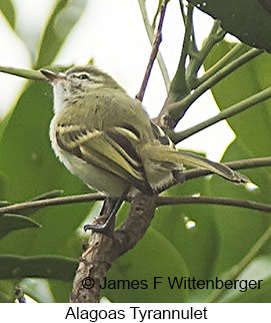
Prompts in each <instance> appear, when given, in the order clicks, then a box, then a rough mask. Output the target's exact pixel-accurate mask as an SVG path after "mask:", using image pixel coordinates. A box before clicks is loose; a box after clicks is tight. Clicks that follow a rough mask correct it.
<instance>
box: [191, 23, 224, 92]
mask: <svg viewBox="0 0 271 323" xmlns="http://www.w3.org/2000/svg"><path fill="white" fill-rule="evenodd" d="M226 33H227V32H226V31H224V30H222V29H221V27H220V21H219V20H215V21H214V24H213V28H212V30H211V32H210V34H209V36H208V38H207V39H206V41H205V42H204V44H203V46H202V48H201V50H200V51H196V52H195V55H193V56H192V57H191V61H190V63H189V65H188V67H187V70H186V79H187V82H188V84H189V87H190V88H191V89H194V88H195V84H196V82H197V80H198V78H197V73H198V71H199V69H200V67H201V66H202V64H203V62H204V60H205V58H206V57H207V55H208V54H209V53H210V51H211V49H212V48H213V47H214V45H215V44H217V43H218V42H220V41H221V40H222V39H223V38H224V37H225V35H226Z"/></svg>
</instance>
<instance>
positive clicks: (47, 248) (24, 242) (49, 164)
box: [0, 83, 93, 256]
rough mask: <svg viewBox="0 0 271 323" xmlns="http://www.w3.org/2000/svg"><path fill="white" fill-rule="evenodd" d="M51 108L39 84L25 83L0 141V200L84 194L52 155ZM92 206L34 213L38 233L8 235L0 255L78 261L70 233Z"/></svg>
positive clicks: (44, 86) (0, 245)
mask: <svg viewBox="0 0 271 323" xmlns="http://www.w3.org/2000/svg"><path fill="white" fill-rule="evenodd" d="M52 104H53V103H52V97H51V89H50V88H49V87H48V85H47V84H43V83H30V84H29V85H28V87H27V88H26V90H25V91H24V92H23V94H22V96H21V98H20V99H19V100H18V103H17V106H16V108H15V109H14V110H13V113H12V114H11V116H10V118H9V122H8V124H7V125H6V127H5V130H4V133H3V135H2V138H1V140H0V172H1V173H2V174H3V176H2V180H1V183H2V184H1V186H0V190H1V191H0V193H1V199H5V200H7V201H11V202H18V201H26V200H29V199H31V198H32V197H33V196H37V195H41V194H44V192H50V191H53V190H56V189H60V190H63V191H65V194H67V195H70V194H80V193H84V192H88V191H89V190H88V189H87V187H86V186H85V185H84V184H83V183H82V182H81V181H80V180H79V179H77V178H76V177H75V176H73V175H71V174H70V173H69V172H68V171H67V170H66V168H65V167H64V166H63V165H62V164H61V163H60V162H59V161H58V160H57V158H56V157H55V155H54V153H53V151H52V148H51V145H50V141H49V134H48V132H49V122H50V119H51V117H52ZM92 205H93V203H85V204H80V205H79V204H77V205H65V206H57V207H50V208H46V209H42V210H39V211H38V212H36V213H35V214H33V215H32V216H31V218H32V219H33V220H36V221H37V222H38V223H40V224H41V225H42V228H39V230H31V232H30V230H27V233H26V232H24V231H25V230H20V232H19V231H17V232H12V233H11V234H9V235H8V236H6V237H5V238H4V239H2V240H1V242H0V250H1V251H2V250H5V253H10V254H12V253H16V254H18V255H26V254H27V255H34V254H53V253H58V254H61V255H63V256H75V255H78V251H79V252H80V249H79V248H80V246H79V241H78V242H77V243H76V244H77V246H76V247H75V249H74V247H71V246H72V245H74V242H73V241H74V239H77V238H76V237H77V235H76V233H75V230H76V229H77V227H78V226H79V225H80V224H81V222H82V221H83V219H84V218H85V217H86V214H87V212H88V210H89V208H90V207H91V206H92ZM34 231H37V232H36V233H35V232H34ZM67 246H70V247H69V248H68V247H67ZM75 250H76V252H75Z"/></svg>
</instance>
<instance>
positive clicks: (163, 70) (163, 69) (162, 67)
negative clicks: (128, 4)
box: [138, 0, 170, 92]
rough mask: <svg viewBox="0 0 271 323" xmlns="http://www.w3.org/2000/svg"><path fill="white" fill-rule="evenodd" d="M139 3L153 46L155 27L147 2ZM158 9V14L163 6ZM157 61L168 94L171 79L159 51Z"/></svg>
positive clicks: (143, 0) (140, 0)
mask: <svg viewBox="0 0 271 323" xmlns="http://www.w3.org/2000/svg"><path fill="white" fill-rule="evenodd" d="M138 3H139V7H140V10H141V15H142V18H143V22H144V26H145V29H146V32H147V35H148V38H149V41H150V43H151V44H152V45H153V42H154V30H153V27H152V26H151V25H150V22H149V19H148V14H147V9H146V5H145V0H138ZM158 7H159V8H158V9H157V12H158V13H159V11H160V8H161V5H159V6H158ZM156 59H157V62H158V65H159V68H160V71H161V74H162V77H163V79H164V83H165V87H166V90H167V92H168V91H169V87H170V79H169V75H168V71H167V67H166V64H165V62H164V59H163V56H162V54H161V52H160V51H158V53H157V58H156Z"/></svg>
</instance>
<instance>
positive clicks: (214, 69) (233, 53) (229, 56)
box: [195, 43, 245, 87]
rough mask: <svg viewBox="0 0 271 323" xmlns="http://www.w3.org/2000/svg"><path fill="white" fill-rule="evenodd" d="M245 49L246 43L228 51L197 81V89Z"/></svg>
mask: <svg viewBox="0 0 271 323" xmlns="http://www.w3.org/2000/svg"><path fill="white" fill-rule="evenodd" d="M244 47H245V45H244V43H237V44H236V45H234V46H233V47H232V49H231V50H230V51H228V52H227V53H226V54H225V55H224V56H223V57H222V58H221V59H220V60H219V61H217V62H216V63H215V64H214V65H213V66H212V67H210V68H209V69H208V70H207V71H206V72H205V73H204V75H202V76H201V77H200V78H198V79H197V81H196V82H195V87H198V86H199V85H200V84H202V83H204V82H205V81H207V80H208V79H209V78H210V77H211V76H213V75H214V74H216V73H217V72H218V71H219V70H221V68H222V67H224V66H226V65H227V64H228V63H229V62H230V61H231V60H232V59H233V58H234V57H235V56H236V55H237V54H238V53H239V51H241V50H242V49H243V48H244Z"/></svg>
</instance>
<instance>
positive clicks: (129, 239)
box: [70, 194, 156, 303]
mask: <svg viewBox="0 0 271 323" xmlns="http://www.w3.org/2000/svg"><path fill="white" fill-rule="evenodd" d="M155 207H156V205H155V199H154V198H153V197H151V196H144V195H141V194H139V195H138V196H136V197H135V198H134V199H133V200H132V203H131V209H130V213H129V215H128V217H127V219H126V221H125V222H124V224H123V225H122V226H121V227H120V228H119V229H118V230H117V231H115V232H114V234H113V236H112V237H109V236H107V235H104V234H100V233H93V235H92V236H91V237H90V239H89V245H88V248H87V250H86V251H85V252H84V253H83V254H82V257H81V258H80V263H79V267H78V270H77V271H76V276H75V278H74V283H73V290H72V293H71V299H70V301H71V302H73V303H96V302H99V299H100V287H99V285H100V283H102V281H103V279H104V276H105V272H106V271H107V270H108V269H109V268H110V267H111V264H112V263H113V262H114V261H115V260H116V259H117V258H118V257H120V256H121V255H123V254H124V253H125V252H127V251H128V250H130V249H132V248H133V247H134V246H135V245H136V244H137V242H138V241H139V240H140V239H141V238H142V237H143V236H144V234H145V232H146V231H147V229H148V227H149V225H150V222H151V220H152V218H153V216H154V212H155ZM86 279H88V280H91V279H93V280H94V282H95V284H94V287H93V288H91V289H88V288H86V287H85V286H84V283H82V282H84V281H86Z"/></svg>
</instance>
